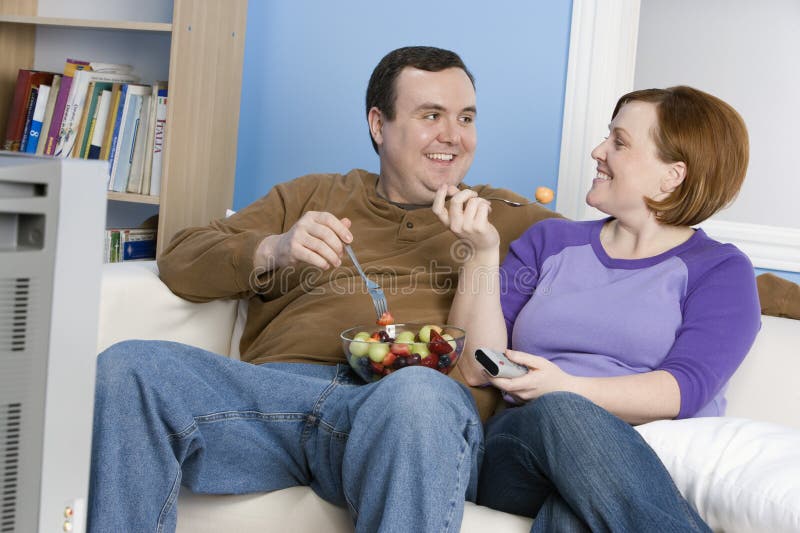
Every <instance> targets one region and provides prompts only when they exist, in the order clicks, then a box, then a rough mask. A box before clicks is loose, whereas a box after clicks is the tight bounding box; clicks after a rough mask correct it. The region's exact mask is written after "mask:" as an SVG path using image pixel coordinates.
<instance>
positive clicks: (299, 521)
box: [177, 487, 533, 533]
mask: <svg viewBox="0 0 800 533" xmlns="http://www.w3.org/2000/svg"><path fill="white" fill-rule="evenodd" d="M178 502H179V505H178V527H177V533H218V532H220V531H237V532H238V531H286V532H291V533H319V532H321V531H324V532H325V533H339V532H341V533H352V532H353V529H354V528H353V522H352V520H351V519H350V515H349V514H348V512H347V511H346V510H345V509H344V508H341V507H336V506H334V505H331V504H330V503H328V502H326V501H325V500H323V499H322V498H320V497H319V496H317V495H316V494H315V493H314V491H313V490H311V489H310V488H308V487H291V488H288V489H283V490H277V491H275V492H270V493H262V494H247V495H241V496H232V495H226V496H206V495H200V494H193V493H191V492H190V491H188V490H186V489H182V490H181V494H180V498H179V500H178ZM531 524H533V520H531V519H530V518H525V517H522V516H517V515H512V514H508V513H503V512H500V511H495V510H494V509H489V508H488V507H483V506H480V505H475V504H474V503H470V502H466V504H465V506H464V520H463V521H462V523H461V533H486V532H487V531H493V532H498V533H499V532H502V533H528V532H529V531H530V530H531Z"/></svg>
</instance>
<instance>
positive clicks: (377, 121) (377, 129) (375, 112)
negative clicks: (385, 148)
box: [367, 107, 383, 146]
mask: <svg viewBox="0 0 800 533" xmlns="http://www.w3.org/2000/svg"><path fill="white" fill-rule="evenodd" d="M367 123H368V124H369V133H370V135H372V140H373V141H375V144H377V145H378V146H380V145H381V144H383V113H381V110H380V109H378V108H377V107H372V108H370V110H369V114H368V115H367Z"/></svg>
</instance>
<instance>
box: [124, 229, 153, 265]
mask: <svg viewBox="0 0 800 533" xmlns="http://www.w3.org/2000/svg"><path fill="white" fill-rule="evenodd" d="M119 247H120V257H119V259H120V261H139V260H147V259H155V258H156V230H154V229H121V230H119Z"/></svg>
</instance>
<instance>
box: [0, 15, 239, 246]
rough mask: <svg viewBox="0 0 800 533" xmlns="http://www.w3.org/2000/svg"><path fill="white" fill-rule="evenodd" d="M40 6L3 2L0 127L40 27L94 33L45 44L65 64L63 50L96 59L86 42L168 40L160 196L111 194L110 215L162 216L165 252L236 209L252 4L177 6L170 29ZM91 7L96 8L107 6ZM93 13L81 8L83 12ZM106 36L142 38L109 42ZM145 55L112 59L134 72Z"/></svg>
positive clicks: (29, 64) (30, 62) (31, 59)
mask: <svg viewBox="0 0 800 533" xmlns="http://www.w3.org/2000/svg"><path fill="white" fill-rule="evenodd" d="M39 3H40V2H39V0H0V52H2V53H0V128H3V127H4V126H5V125H6V123H7V120H8V110H9V108H10V103H11V101H12V99H13V96H14V89H15V84H16V80H17V74H18V71H19V69H30V68H36V67H35V65H36V57H35V55H36V54H35V51H36V49H37V34H39V33H41V32H38V31H37V30H38V29H39V28H42V27H45V28H63V29H67V30H69V29H75V30H93V31H91V32H86V33H88V35H83V33H84V32H82V31H75V32H71V31H67V32H56V33H65V34H70V33H75V34H76V35H74V36H73V35H58V36H56V41H55V42H51V41H50V40H49V38H43V39H42V43H41V44H42V45H43V46H44V47H45V49H46V52H48V53H52V52H55V55H56V56H58V57H59V61H61V59H60V57H61V56H62V53H63V54H64V55H63V57H64V58H66V57H81V58H82V59H87V60H90V59H92V58H90V57H84V56H86V53H87V52H86V51H85V48H84V41H86V42H90V43H91V42H92V41H94V43H95V45H96V47H97V48H98V49H102V47H103V45H104V41H105V40H106V39H111V40H113V44H114V45H115V46H116V45H118V44H120V43H122V42H125V41H127V40H128V38H129V37H133V38H135V39H138V38H139V37H142V40H143V41H147V42H149V41H157V42H158V43H161V42H162V41H164V39H162V37H164V36H166V37H168V38H169V47H170V48H169V56H168V64H169V76H168V81H169V105H168V107H167V124H168V126H167V128H166V132H165V138H164V147H165V148H164V154H163V162H162V173H161V189H160V191H159V196H147V195H141V194H126V193H108V195H107V199H108V202H109V209H108V211H109V212H113V213H115V214H118V215H120V216H127V215H128V214H131V216H133V217H137V216H139V215H140V214H143V212H145V211H147V212H148V215H147V216H150V215H151V214H152V213H149V212H150V211H157V212H158V247H159V251H161V250H163V248H165V247H166V246H167V244H169V242H170V240H171V239H172V236H173V235H175V233H177V232H178V231H180V230H181V229H183V228H185V227H187V226H201V225H205V224H208V223H209V222H210V221H211V220H213V219H215V218H220V217H223V216H225V210H226V209H227V208H230V207H231V204H232V200H233V181H234V176H235V174H236V139H237V133H238V125H239V105H240V96H241V81H242V68H243V63H244V38H245V30H246V26H247V24H246V22H247V0H174V2H171V3H172V4H173V9H172V21H171V23H160V22H137V21H130V20H124V19H123V18H124V17H122V16H119V15H117V13H123V12H127V11H126V10H119V9H118V10H113V9H111V10H106V11H105V13H110V14H107V15H104V16H106V17H109V19H108V20H95V19H87V18H77V17H48V16H38V15H37V10H38V5H39ZM85 3H87V4H89V5H91V4H97V5H99V4H101V3H103V0H86V2H85ZM131 3H133V2H131ZM159 12H161V11H159ZM91 13H92V12H91V11H88V10H84V11H83V12H82V13H79V15H80V16H84V17H85V16H86V15H87V14H88V15H89V16H91ZM142 16H143V17H144V16H146V15H142ZM115 17H118V18H115ZM157 17H162V18H161V20H163V19H164V18H166V17H167V15H163V16H161V15H154V16H152V18H157ZM106 30H108V32H109V33H114V32H117V33H139V34H143V35H109V36H105V35H103V33H105V32H106ZM101 31H102V33H101ZM94 33H96V34H97V35H93V34H94ZM73 37H75V39H74V42H73V39H72V38H73ZM62 45H63V50H61V48H62ZM140 52H142V50H138V49H136V47H131V49H130V50H129V51H127V50H123V51H116V50H115V51H114V52H113V53H111V54H110V55H109V58H108V61H109V62H115V63H130V64H134V66H136V63H139V60H138V59H136V57H137V55H136V54H138V53H140ZM147 53H153V52H152V51H151V52H147ZM157 53H163V52H157ZM220 58H224V61H220ZM165 59H166V58H165ZM198 109H202V110H203V112H202V113H199V112H198V111H197V110H198ZM0 135H2V132H0ZM212 147H213V149H212ZM151 206H152V207H153V208H154V209H150V207H151ZM139 208H141V209H139Z"/></svg>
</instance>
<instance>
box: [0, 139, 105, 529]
mask: <svg viewBox="0 0 800 533" xmlns="http://www.w3.org/2000/svg"><path fill="white" fill-rule="evenodd" d="M107 174H108V173H107V163H106V162H99V161H83V160H75V159H54V158H49V157H34V156H24V155H20V154H14V153H7V152H3V153H0V478H1V479H0V531H1V532H3V533H6V532H18V533H30V532H35V531H40V532H45V531H47V532H53V531H71V532H82V531H85V528H86V506H87V493H88V486H89V460H90V454H91V435H92V412H93V406H94V375H95V358H96V352H97V320H98V309H99V298H100V274H101V268H102V253H103V230H104V227H105V211H106V179H107Z"/></svg>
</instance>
